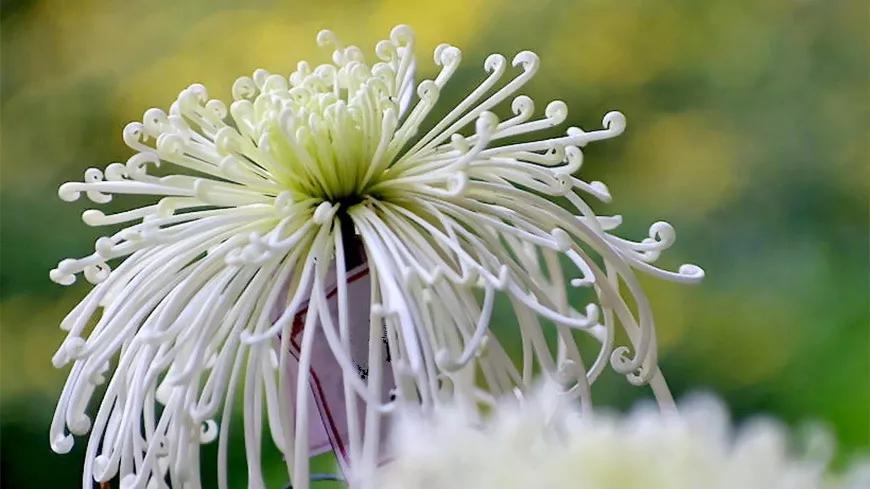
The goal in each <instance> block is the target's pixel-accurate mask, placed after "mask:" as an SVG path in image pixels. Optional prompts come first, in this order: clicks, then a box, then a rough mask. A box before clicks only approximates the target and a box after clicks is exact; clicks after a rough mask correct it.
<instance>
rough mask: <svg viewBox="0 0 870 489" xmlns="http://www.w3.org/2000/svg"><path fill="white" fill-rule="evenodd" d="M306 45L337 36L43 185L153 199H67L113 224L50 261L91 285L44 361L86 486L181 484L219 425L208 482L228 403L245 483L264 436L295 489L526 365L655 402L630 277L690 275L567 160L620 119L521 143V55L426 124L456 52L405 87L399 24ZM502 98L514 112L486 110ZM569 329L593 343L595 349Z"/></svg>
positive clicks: (408, 61)
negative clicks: (499, 302)
mask: <svg viewBox="0 0 870 489" xmlns="http://www.w3.org/2000/svg"><path fill="white" fill-rule="evenodd" d="M318 42H319V43H320V44H322V45H329V46H332V47H333V48H334V51H333V53H332V62H331V63H328V64H323V65H319V66H314V67H312V66H311V65H309V64H308V63H306V62H300V63H299V64H298V67H297V70H296V71H295V72H293V73H292V74H290V75H289V77H288V76H284V75H278V74H271V73H268V72H266V71H264V70H257V71H255V72H254V73H253V76H252V77H242V78H239V79H238V80H237V81H236V82H235V84H234V86H233V90H232V96H233V99H234V100H233V101H232V102H231V103H230V104H227V103H224V102H222V101H220V100H218V99H212V98H210V97H209V95H208V94H207V92H206V89H205V87H203V86H201V85H192V86H190V87H189V88H187V89H185V90H183V91H182V92H181V94H180V95H179V96H178V99H177V101H175V103H173V104H172V105H171V107H170V108H169V111H168V112H164V111H163V110H161V109H156V108H155V109H149V110H148V111H146V112H145V115H144V118H143V121H142V122H141V123H139V122H134V123H131V124H129V125H128V126H127V127H126V129H125V130H124V141H125V142H126V143H127V144H128V145H129V146H130V147H131V148H133V149H134V150H136V152H137V153H136V154H135V155H133V156H132V157H131V158H130V159H129V160H127V161H126V163H112V164H110V165H108V166H107V167H106V168H105V169H104V170H100V169H97V168H91V169H88V170H87V171H86V172H85V178H84V182H71V183H66V184H64V185H62V186H61V187H60V190H59V194H60V196H61V198H63V199H64V200H70V201H72V200H76V199H77V198H79V197H80V196H81V194H85V195H86V196H87V197H88V198H89V199H90V200H92V201H94V202H96V203H99V204H102V203H106V202H108V201H110V200H111V199H112V198H113V196H114V195H120V194H132V195H140V196H142V195H144V196H151V197H153V199H152V200H151V202H150V203H149V204H147V205H144V206H141V207H134V208H131V209H130V210H127V211H124V212H120V213H117V214H112V215H106V214H105V213H104V212H102V211H99V210H95V209H92V210H87V211H85V213H84V214H83V216H82V217H83V220H84V221H85V223H87V224H88V225H91V226H117V227H118V228H119V230H117V231H116V232H113V233H112V234H109V235H107V236H104V237H101V238H99V239H98V240H97V241H96V245H95V252H94V253H93V254H91V255H89V256H85V257H83V258H78V259H67V260H63V261H61V262H60V263H59V264H58V266H57V268H56V269H54V270H52V271H51V277H52V279H53V280H55V281H57V282H59V283H61V284H67V285H68V284H71V283H73V282H74V281H75V280H76V276H77V274H79V273H83V274H84V276H85V278H86V279H87V280H88V281H90V282H92V283H93V284H95V286H94V287H93V289H92V290H91V291H90V293H89V294H88V295H87V296H86V297H85V298H84V299H83V300H82V302H81V303H80V304H79V305H78V306H77V307H76V308H75V309H74V310H73V311H72V312H71V313H70V314H69V315H68V316H67V317H66V318H65V319H64V320H63V322H62V324H61V327H62V328H63V329H65V330H67V331H69V334H68V336H67V338H66V339H65V340H64V342H63V344H62V345H61V346H60V348H59V349H58V351H57V353H56V355H55V356H54V358H53V361H54V363H55V365H56V366H58V367H60V366H63V365H67V364H70V363H71V364H72V368H71V371H70V374H69V378H68V381H67V383H66V385H65V387H64V389H63V393H62V394H61V396H60V400H59V403H58V407H57V411H56V415H55V418H54V421H53V424H52V428H51V443H52V447H53V448H54V450H56V451H58V452H66V451H69V450H70V448H71V447H72V445H73V436H72V435H83V434H86V433H88V432H90V442H89V443H88V447H87V451H86V460H85V467H84V473H83V481H82V484H83V487H90V486H91V479H92V478H94V479H96V480H97V481H107V480H110V479H113V478H118V479H119V480H120V485H121V487H123V488H144V487H146V486H147V487H166V486H167V484H169V485H171V487H186V488H195V487H199V486H200V485H201V483H200V474H199V457H200V451H199V448H200V445H201V444H203V443H209V442H212V441H214V440H217V443H218V455H217V457H218V485H219V487H222V488H223V487H226V485H227V474H226V471H227V457H228V455H227V452H228V440H229V435H228V433H229V421H230V418H231V416H230V414H231V412H232V410H233V408H234V405H235V399H236V398H237V397H239V396H240V397H241V399H242V405H243V421H242V425H243V428H244V435H245V437H244V439H245V445H244V450H245V454H246V457H247V467H248V478H249V483H248V484H249V487H252V488H259V487H263V480H262V474H261V469H260V466H261V450H262V447H263V446H264V445H265V443H264V440H263V438H265V437H268V438H269V439H271V442H272V444H273V445H274V446H275V447H277V449H278V450H279V451H280V452H281V454H282V455H283V457H284V459H285V460H286V464H287V470H288V474H291V477H292V480H293V483H294V486H295V487H297V488H305V487H307V485H308V481H309V472H308V459H309V457H310V456H311V455H313V454H316V453H320V452H323V451H326V450H330V449H334V450H335V451H336V453H337V455H338V456H339V458H340V460H341V461H342V463H343V466H344V468H345V470H346V472H347V475H348V477H349V478H350V479H351V480H352V481H353V480H357V479H359V478H360V477H365V476H366V474H368V473H370V472H371V471H372V470H374V468H375V467H376V466H377V464H378V463H379V461H381V460H382V459H383V456H384V454H383V452H382V450H381V447H382V443H381V441H380V440H381V439H382V433H383V432H385V430H386V429H387V424H388V418H389V417H390V416H391V414H390V413H391V412H392V411H393V410H394V409H395V406H397V405H398V404H397V403H408V402H410V403H413V404H416V405H419V406H421V407H423V408H424V409H427V410H430V411H433V410H437V408H438V407H439V406H440V405H441V404H442V403H444V402H449V401H452V400H457V399H458V400H460V401H462V402H465V403H468V404H469V405H474V406H476V405H478V404H479V403H488V402H491V400H492V399H493V398H495V397H499V396H501V395H504V394H506V393H510V392H512V391H514V390H515V389H519V390H521V391H522V390H525V389H526V388H527V387H528V386H529V385H531V383H532V377H533V373H543V374H544V376H545V377H547V378H550V379H554V380H556V381H558V382H559V383H560V384H561V385H562V386H563V387H564V388H565V390H566V391H567V392H568V393H569V395H570V396H571V397H573V398H579V399H580V400H581V402H582V404H583V405H584V406H587V407H588V406H589V403H590V402H591V391H590V385H591V384H592V383H593V382H594V381H595V379H596V378H597V377H598V376H599V374H601V372H602V371H603V370H604V369H605V368H607V366H608V365H611V366H612V367H613V368H614V369H616V370H617V371H618V372H620V373H621V374H624V375H625V376H626V377H627V378H628V379H629V380H630V381H631V382H632V383H633V384H637V385H643V384H647V383H649V384H650V385H651V387H652V390H653V392H654V393H655V395H656V397H657V399H658V400H659V402H660V403H661V404H662V405H663V406H664V407H666V408H667V407H669V406H670V405H671V404H672V400H671V396H670V394H669V392H668V389H667V386H666V384H665V382H664V380H663V377H662V375H661V372H660V370H659V368H658V366H657V361H656V338H655V327H654V323H653V318H652V309H651V306H650V304H649V301H648V300H647V298H646V296H645V295H644V293H643V291H642V290H641V288H640V286H639V283H638V280H637V277H636V275H635V273H636V272H637V271H640V272H644V273H649V274H652V275H655V276H658V277H661V278H665V279H670V280H676V281H683V282H695V281H697V280H699V279H700V278H701V277H702V276H703V271H702V270H701V269H700V268H698V267H696V266H694V265H684V266H682V267H681V268H680V269H679V271H678V272H669V271H665V270H662V269H659V268H657V267H655V266H653V265H652V264H651V263H652V262H654V261H655V260H656V259H657V258H658V257H659V254H660V253H661V252H662V251H663V250H664V249H666V248H668V247H669V246H670V245H671V244H672V243H673V242H674V231H673V228H672V227H671V226H670V225H668V224H667V223H663V222H658V223H656V224H654V225H652V227H651V228H650V232H649V237H647V238H645V239H643V240H642V241H640V242H633V241H628V240H625V239H623V238H620V237H617V236H616V235H614V234H613V230H614V229H615V228H616V227H617V226H618V225H619V223H620V218H619V216H597V215H596V214H595V213H594V212H593V211H592V209H591V207H590V204H589V203H588V201H587V199H588V200H599V201H605V202H606V201H609V200H610V195H609V193H608V190H607V188H606V187H605V185H604V184H602V183H601V182H586V181H584V180H582V179H580V178H578V177H577V176H575V175H576V174H577V172H578V171H579V170H580V169H581V164H582V163H583V159H582V157H583V154H582V152H581V148H582V147H583V146H585V145H586V144H588V143H590V142H593V141H599V140H603V139H608V138H612V137H614V136H617V135H618V134H620V133H621V132H622V131H623V129H624V127H625V119H624V118H623V116H622V115H621V114H619V113H618V112H611V113H608V114H607V115H605V116H604V121H603V124H604V126H605V128H604V129H600V130H595V131H590V132H587V131H583V130H581V129H578V128H575V127H571V128H568V129H567V131H566V133H565V134H564V135H562V136H558V137H554V138H549V137H540V136H536V134H538V133H540V131H544V130H548V129H551V128H553V127H555V126H558V125H560V124H562V123H563V122H564V121H565V120H566V117H567V108H566V106H565V104H564V103H562V102H560V101H554V102H551V103H549V104H548V105H547V106H546V109H545V110H544V114H543V116H538V117H537V118H536V116H535V115H534V112H535V110H534V108H535V107H534V106H535V104H533V102H532V100H531V99H530V98H529V97H527V96H524V95H519V92H520V90H521V89H522V87H523V86H524V85H525V84H526V83H527V82H528V81H529V80H530V79H531V78H532V76H533V75H534V74H535V72H536V71H537V70H538V66H539V60H538V57H537V56H536V55H535V54H534V53H531V52H521V53H519V54H517V55H516V56H515V57H514V58H513V60H512V61H510V62H509V61H508V60H507V59H506V58H505V57H503V56H501V55H497V54H496V55H492V56H490V57H488V58H487V59H486V61H485V63H484V69H485V71H486V72H487V75H486V77H485V79H484V80H483V81H482V82H481V83H480V85H479V86H477V87H473V88H472V89H471V90H469V91H467V96H465V97H464V98H462V100H461V101H460V102H458V103H457V104H456V105H455V106H450V107H445V108H440V109H438V110H437V112H438V113H442V114H446V115H444V116H443V117H441V118H433V117H430V114H431V113H432V112H433V109H435V107H436V104H437V102H438V98H439V94H440V92H441V91H442V89H443V88H444V87H445V85H446V84H447V83H448V80H450V78H451V76H452V75H453V74H454V72H456V70H457V69H458V67H459V64H460V60H461V53H460V51H459V49H457V48H456V47H453V46H450V45H446V44H442V45H440V46H438V48H437V49H436V50H435V53H434V61H435V64H436V65H437V66H438V67H440V70H439V71H438V73H437V74H436V76H434V77H433V78H432V79H429V80H423V81H421V82H419V83H416V82H415V69H416V65H417V62H416V60H415V57H414V55H413V49H414V37H413V34H412V32H411V30H410V29H409V28H408V27H405V26H399V27H396V28H395V29H394V30H393V31H392V32H391V34H390V38H389V39H388V40H385V41H382V42H380V43H378V44H377V46H376V48H375V61H376V62H375V63H373V64H370V63H369V62H367V61H366V59H365V56H364V55H363V52H362V51H361V50H360V49H359V48H357V47H355V46H343V45H341V44H340V43H339V42H338V40H337V39H336V37H335V36H334V35H333V34H332V33H330V32H328V31H324V32H321V33H320V35H319V36H318ZM512 71H513V73H511V72H512ZM503 103H509V104H510V108H511V109H512V111H513V115H512V116H510V117H508V118H506V119H504V120H499V119H498V117H496V115H495V114H494V112H492V110H496V109H497V108H498V106H500V105H501V104H503ZM563 258H564V260H565V262H567V263H572V264H573V267H572V268H571V271H570V273H571V275H572V276H571V277H569V278H568V279H566V278H565V277H564V276H563V271H562V266H561V263H560V260H561V259H563ZM110 263H116V265H113V266H115V269H114V270H112V269H111V268H110ZM568 286H571V287H580V288H587V289H588V290H589V293H588V297H589V299H590V302H589V304H584V305H582V306H581V307H574V306H572V305H571V304H569V302H568V299H567V290H566V289H567V287H568ZM497 295H503V296H504V297H506V298H507V299H508V302H509V303H510V304H511V305H512V307H513V311H514V313H515V315H516V318H517V322H518V323H519V331H518V333H519V334H520V335H521V336H522V345H523V350H524V353H523V361H522V365H521V366H520V367H517V366H516V365H515V364H514V363H513V362H512V361H511V360H510V359H509V357H508V356H507V354H506V353H505V351H504V350H503V349H502V347H501V346H500V344H499V342H498V341H497V339H496V338H495V337H494V336H493V335H492V334H491V333H490V329H489V323H490V318H491V314H492V310H493V305H494V303H495V298H496V296H497ZM546 323H552V326H547V325H546ZM546 327H552V328H554V330H555V331H556V332H557V336H558V343H557V344H548V342H547V341H546V340H545V336H544V334H543V330H544V328H546ZM620 329H621V330H623V331H624V333H620V332H619V330H620ZM581 337H582V338H586V339H588V340H589V341H592V342H594V343H595V344H596V345H598V346H597V354H596V358H595V359H594V360H593V361H591V362H589V363H588V364H587V363H585V362H584V360H583V359H582V358H581V353H580V351H581V349H580V348H579V347H578V345H577V341H578V339H577V338H581ZM623 337H624V338H627V339H628V342H629V343H628V344H627V345H619V344H618V343H617V338H623ZM584 341H586V340H584ZM107 381H108V382H107ZM106 382H107V384H106V385H105V386H102V384H104V383H106ZM98 393H99V394H102V400H101V401H100V402H98V403H95V402H92V401H93V398H94V397H95V394H98ZM89 406H93V407H95V408H96V411H95V412H96V415H95V417H93V418H91V417H90V416H89V415H88V414H87V410H88V407H89ZM318 414H319V415H318ZM264 421H265V423H264ZM264 424H265V425H267V427H268V432H267V434H264V433H263V426H264Z"/></svg>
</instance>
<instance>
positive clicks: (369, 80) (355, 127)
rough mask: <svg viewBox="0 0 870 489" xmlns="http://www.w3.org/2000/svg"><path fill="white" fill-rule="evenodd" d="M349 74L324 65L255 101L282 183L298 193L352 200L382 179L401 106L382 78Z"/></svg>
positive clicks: (361, 196)
mask: <svg viewBox="0 0 870 489" xmlns="http://www.w3.org/2000/svg"><path fill="white" fill-rule="evenodd" d="M352 71H353V70H347V69H342V70H341V71H336V70H321V69H319V70H316V71H315V73H313V74H310V75H308V76H307V77H305V78H304V79H303V81H302V83H301V84H300V85H299V86H296V87H293V88H291V89H289V90H287V89H286V88H284V87H283V86H280V87H279V88H282V89H281V90H275V91H269V92H265V93H263V94H262V95H261V96H260V99H261V100H258V102H261V103H260V105H261V106H263V109H265V110H264V112H263V116H264V122H266V123H267V127H268V129H267V135H268V138H267V146H268V149H269V151H270V152H271V154H272V157H273V158H274V159H275V160H276V162H277V163H278V164H279V165H281V166H282V167H284V168H285V169H286V170H287V172H286V175H285V178H283V179H282V180H283V181H282V183H283V184H284V185H286V186H287V188H288V189H289V190H290V191H292V192H293V193H294V194H296V195H297V196H299V197H306V198H314V199H318V200H322V201H328V202H332V203H342V204H353V203H356V202H359V201H360V200H362V199H363V198H364V197H365V196H366V195H367V194H368V190H369V189H370V188H371V187H372V186H373V185H374V184H376V183H378V182H379V181H381V179H382V178H383V174H384V170H385V169H386V167H387V166H388V163H389V161H388V158H389V157H388V156H387V154H386V149H387V146H388V143H389V142H390V140H391V139H392V137H393V133H394V130H395V127H396V116H395V113H396V111H397V107H396V104H395V103H394V102H393V101H392V100H391V97H390V95H389V92H388V90H387V87H386V84H385V83H384V82H383V80H382V79H380V78H378V77H376V76H372V75H370V74H365V73H362V72H361V71H357V72H356V74H355V75H356V77H355V78H354V76H352V74H353V73H352ZM329 77H333V78H335V77H338V79H337V80H329V83H324V80H323V78H329ZM280 80H281V81H280V82H278V80H276V84H278V85H283V84H284V83H285V82H284V79H283V78H280ZM267 83H268V82H267ZM256 105H257V104H256V103H255V106H256ZM342 207H344V206H342Z"/></svg>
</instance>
